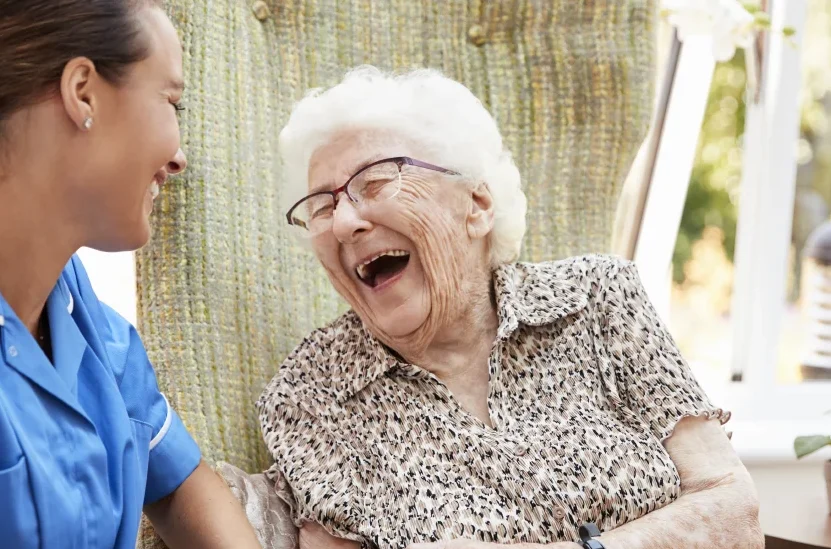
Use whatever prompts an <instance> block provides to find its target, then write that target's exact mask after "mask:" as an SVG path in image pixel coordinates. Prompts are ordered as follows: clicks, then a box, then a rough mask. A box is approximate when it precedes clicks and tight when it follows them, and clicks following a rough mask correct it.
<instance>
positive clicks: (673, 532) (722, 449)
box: [600, 418, 765, 549]
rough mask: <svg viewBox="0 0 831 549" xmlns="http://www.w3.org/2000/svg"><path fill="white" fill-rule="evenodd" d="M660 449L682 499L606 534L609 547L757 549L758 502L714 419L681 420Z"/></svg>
mask: <svg viewBox="0 0 831 549" xmlns="http://www.w3.org/2000/svg"><path fill="white" fill-rule="evenodd" d="M665 447H666V449H667V452H668V453H669V455H670V457H671V458H672V460H673V462H674V463H675V466H676V468H677V469H678V473H679V474H680V476H681V497H679V498H678V499H677V500H676V501H674V502H673V503H671V504H669V505H667V506H666V507H664V508H662V509H659V510H657V511H654V512H652V513H650V514H648V515H646V516H644V517H642V518H640V519H638V520H635V521H632V522H630V523H628V524H625V525H623V526H621V527H619V528H616V529H615V530H611V531H609V532H607V533H605V534H604V535H603V536H602V537H601V538H600V540H601V541H602V542H603V543H604V544H605V545H606V547H607V548H608V549H665V548H666V547H673V548H675V549H757V548H759V549H762V548H763V547H764V546H765V541H764V536H763V534H762V531H761V527H760V526H759V504H758V499H757V496H756V490H755V488H754V486H753V481H752V480H751V478H750V475H749V474H748V472H747V470H746V469H745V467H744V465H742V462H741V461H740V460H739V457H738V456H737V455H736V452H735V451H734V450H733V447H732V446H731V445H730V441H729V439H728V438H727V435H726V434H725V433H724V430H723V429H722V428H721V426H720V425H719V423H718V421H715V420H711V421H707V420H705V419H702V418H685V419H682V420H681V421H680V422H679V423H678V425H677V427H676V428H675V431H674V434H673V435H672V436H671V437H670V438H669V439H667V441H666V442H665Z"/></svg>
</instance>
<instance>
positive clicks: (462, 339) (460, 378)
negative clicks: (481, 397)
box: [419, 281, 499, 393]
mask: <svg viewBox="0 0 831 549" xmlns="http://www.w3.org/2000/svg"><path fill="white" fill-rule="evenodd" d="M498 325H499V318H498V315H497V309H496V303H495V299H494V296H493V290H492V286H491V283H490V281H488V282H487V283H484V284H483V285H482V286H480V287H479V288H477V289H476V291H474V292H471V293H469V294H468V299H467V300H466V304H465V306H464V307H463V308H462V309H461V310H460V312H459V314H458V315H456V316H455V318H453V319H452V321H451V322H450V323H449V325H448V326H445V327H443V329H441V330H439V331H438V333H437V334H436V336H435V337H434V338H433V341H432V342H431V344H430V345H429V346H428V347H427V349H426V351H425V353H424V356H423V358H422V360H421V361H419V362H420V363H419V366H421V367H422V368H424V369H426V370H428V371H430V372H432V373H433V374H434V375H435V376H436V377H438V378H439V379H440V380H442V382H444V383H445V384H446V385H448V387H450V388H451V390H452V391H453V392H454V393H456V391H455V390H453V387H454V386H456V385H460V386H463V385H471V384H472V386H479V385H480V384H481V383H484V387H485V389H486V388H487V383H488V357H489V356H490V352H491V349H492V347H493V342H494V340H495V339H496V332H497V328H498Z"/></svg>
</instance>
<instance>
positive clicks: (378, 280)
mask: <svg viewBox="0 0 831 549" xmlns="http://www.w3.org/2000/svg"><path fill="white" fill-rule="evenodd" d="M400 272H401V270H399V269H396V270H394V271H383V272H380V273H378V274H377V275H375V285H376V286H380V285H381V284H383V283H384V282H386V281H387V280H389V279H391V278H392V277H394V276H395V275H397V274H398V273H400Z"/></svg>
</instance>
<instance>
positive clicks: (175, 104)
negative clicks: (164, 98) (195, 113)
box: [171, 103, 186, 112]
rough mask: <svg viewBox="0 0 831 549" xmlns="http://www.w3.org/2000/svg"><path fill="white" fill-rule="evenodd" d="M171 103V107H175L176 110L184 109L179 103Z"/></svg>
mask: <svg viewBox="0 0 831 549" xmlns="http://www.w3.org/2000/svg"><path fill="white" fill-rule="evenodd" d="M171 104H172V105H173V108H174V109H176V112H182V111H184V110H186V109H185V107H183V106H182V105H181V104H180V103H171Z"/></svg>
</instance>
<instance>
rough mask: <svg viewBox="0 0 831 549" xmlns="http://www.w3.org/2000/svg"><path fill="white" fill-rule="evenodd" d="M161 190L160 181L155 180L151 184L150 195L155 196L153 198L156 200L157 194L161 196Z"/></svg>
mask: <svg viewBox="0 0 831 549" xmlns="http://www.w3.org/2000/svg"><path fill="white" fill-rule="evenodd" d="M159 192H160V191H159V183H158V181H153V184H152V185H150V196H152V197H153V200H155V199H156V197H157V196H159Z"/></svg>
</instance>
